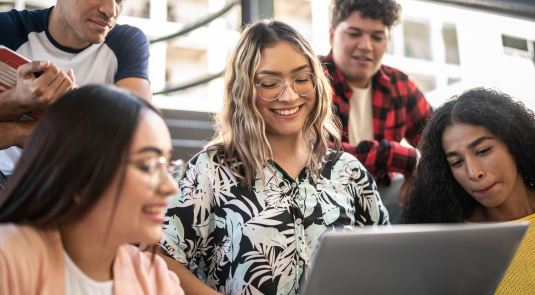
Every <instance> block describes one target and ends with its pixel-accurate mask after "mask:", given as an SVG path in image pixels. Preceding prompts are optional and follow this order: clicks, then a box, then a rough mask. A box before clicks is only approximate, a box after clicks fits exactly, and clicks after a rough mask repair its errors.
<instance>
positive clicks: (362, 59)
mask: <svg viewBox="0 0 535 295" xmlns="http://www.w3.org/2000/svg"><path fill="white" fill-rule="evenodd" d="M353 58H354V59H356V60H361V61H372V60H371V59H369V58H367V57H365V56H354V57H353Z"/></svg>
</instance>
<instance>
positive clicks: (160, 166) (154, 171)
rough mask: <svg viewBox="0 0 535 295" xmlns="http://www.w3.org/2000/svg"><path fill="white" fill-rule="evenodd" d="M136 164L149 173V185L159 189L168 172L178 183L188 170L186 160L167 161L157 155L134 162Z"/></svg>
mask: <svg viewBox="0 0 535 295" xmlns="http://www.w3.org/2000/svg"><path fill="white" fill-rule="evenodd" d="M134 164H135V165H136V166H137V167H138V168H140V169H141V170H143V171H146V172H147V173H148V175H149V187H150V189H151V190H153V191H157V190H158V189H159V188H160V186H161V185H162V184H163V183H164V181H165V180H166V178H167V175H168V173H169V174H171V177H172V178H173V179H174V180H175V181H176V182H177V183H178V182H179V181H180V180H181V179H182V177H184V173H185V172H186V162H184V161H182V160H176V161H171V162H169V163H168V162H167V159H166V158H165V157H155V158H150V159H146V160H144V161H138V162H134Z"/></svg>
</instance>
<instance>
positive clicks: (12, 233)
mask: <svg viewBox="0 0 535 295" xmlns="http://www.w3.org/2000/svg"><path fill="white" fill-rule="evenodd" d="M52 236H53V235H52ZM52 236H51V235H50V233H48V232H46V231H41V230H38V229H36V228H34V227H32V226H28V225H17V224H14V223H3V224H0V244H1V245H2V248H1V249H2V250H3V251H6V250H15V251H23V250H27V249H29V248H33V247H35V246H41V245H45V244H46V243H47V242H48V241H49V240H52V239H53V237H52Z"/></svg>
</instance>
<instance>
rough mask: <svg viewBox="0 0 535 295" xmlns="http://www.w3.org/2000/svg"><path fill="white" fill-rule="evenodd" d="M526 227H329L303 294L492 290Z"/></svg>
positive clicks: (303, 285)
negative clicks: (338, 229)
mask: <svg viewBox="0 0 535 295" xmlns="http://www.w3.org/2000/svg"><path fill="white" fill-rule="evenodd" d="M528 227H529V223H528V222H525V223H507V224H496V223H492V224H477V225H463V224H451V225H418V226H417V225H400V226H393V228H392V229H390V230H376V229H371V228H365V229H364V230H362V231H361V232H358V233H336V232H331V233H327V234H325V235H324V236H323V239H322V241H321V244H320V248H319V250H318V251H317V252H316V253H317V255H316V256H315V258H314V259H313V261H312V267H311V271H310V272H309V274H303V277H302V281H301V284H300V289H299V294H300V295H320V294H321V295H326V294H336V295H339V294H340V295H342V294H387V295H391V294H411V295H417V294H426V295H428V294H433V295H434V294H445V295H446V294H447V295H451V294H456V295H460V294H470V295H473V294H493V293H494V291H495V290H496V288H497V287H498V285H499V283H500V281H501V279H502V278H503V276H504V275H505V272H506V271H507V268H508V266H509V264H510V263H511V261H512V260H513V257H514V255H515V253H516V250H517V249H518V246H519V245H520V242H521V241H522V238H523V237H524V235H525V234H526V231H527V229H528Z"/></svg>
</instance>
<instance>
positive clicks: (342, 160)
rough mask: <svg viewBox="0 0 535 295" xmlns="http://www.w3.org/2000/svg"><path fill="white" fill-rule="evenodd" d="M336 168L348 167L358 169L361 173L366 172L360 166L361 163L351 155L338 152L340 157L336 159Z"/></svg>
mask: <svg viewBox="0 0 535 295" xmlns="http://www.w3.org/2000/svg"><path fill="white" fill-rule="evenodd" d="M336 166H337V167H341V166H350V167H352V168H358V169H360V170H363V171H367V170H366V168H364V166H363V165H362V163H361V162H360V161H359V160H358V159H357V158H356V157H355V156H353V155H352V154H350V153H345V152H340V156H339V157H338V160H337V161H336Z"/></svg>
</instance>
